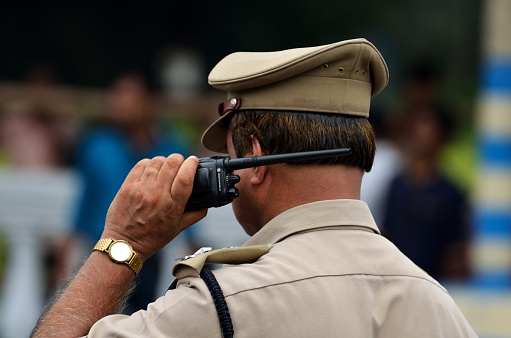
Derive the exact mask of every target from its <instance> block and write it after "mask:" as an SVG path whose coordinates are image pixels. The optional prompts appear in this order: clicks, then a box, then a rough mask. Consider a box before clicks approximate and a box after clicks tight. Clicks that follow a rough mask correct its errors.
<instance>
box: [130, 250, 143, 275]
mask: <svg viewBox="0 0 511 338" xmlns="http://www.w3.org/2000/svg"><path fill="white" fill-rule="evenodd" d="M128 265H129V266H130V268H132V269H133V271H135V274H137V275H138V273H139V272H140V270H141V269H142V260H141V259H140V256H139V255H138V254H137V253H136V252H135V251H133V256H132V257H131V259H130V261H129V262H128Z"/></svg>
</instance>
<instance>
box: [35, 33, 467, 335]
mask: <svg viewBox="0 0 511 338" xmlns="http://www.w3.org/2000/svg"><path fill="white" fill-rule="evenodd" d="M387 80H388V72H387V67H386V65H385V62H384V61H383V58H382V57H381V55H380V54H379V52H378V51H377V50H376V48H375V47H374V46H373V45H372V44H370V43H369V42H367V41H366V40H364V39H357V40H348V41H342V42H339V43H334V44H331V45H326V46H319V47H312V48H302V49H294V50H287V51H281V52H273V53H235V54H231V55H229V56H227V57H226V58H225V59H224V60H222V61H221V62H220V63H219V64H218V65H217V66H216V67H215V68H214V69H213V71H212V72H211V74H210V77H209V81H210V83H211V84H212V85H213V86H215V87H217V88H220V89H224V90H228V91H229V93H228V97H229V100H227V101H226V102H224V103H222V104H221V105H220V107H219V112H220V113H221V115H222V117H221V118H220V119H218V120H217V121H216V122H215V123H214V124H213V125H212V126H211V127H210V128H209V129H208V130H207V131H206V133H205V134H204V136H203V144H204V145H205V146H206V147H207V148H209V149H212V150H217V151H222V150H223V149H227V151H228V153H229V155H230V156H231V157H233V158H236V157H247V156H260V155H265V154H273V153H281V152H282V153H284V152H293V151H300V150H315V149H327V148H341V147H350V148H351V149H352V152H353V154H352V155H350V156H342V157H335V158H327V159H323V160H316V161H308V162H297V163H294V164H279V165H271V166H259V167H256V168H248V169H243V170H239V171H237V172H236V174H238V175H240V177H241V181H240V182H239V184H237V187H238V189H239V192H240V197H239V198H237V199H236V200H235V201H234V202H233V210H234V213H235V215H236V217H237V219H238V221H239V222H240V224H241V225H242V226H243V228H244V229H245V231H246V232H247V233H248V234H249V235H251V236H252V238H251V239H250V240H248V241H247V243H246V244H245V246H244V247H243V248H240V249H224V250H220V251H217V252H215V251H213V252H210V253H207V254H203V255H198V256H197V257H195V258H192V259H189V260H184V261H182V262H180V263H178V265H177V266H176V267H175V268H174V270H173V273H174V275H175V276H176V277H177V278H178V279H179V283H178V286H177V288H176V289H175V290H171V291H169V292H167V293H166V295H165V296H163V297H161V298H159V299H158V300H157V301H156V302H155V303H153V304H150V305H149V306H148V309H147V311H139V312H137V313H135V314H133V315H132V316H130V317H127V316H123V315H113V316H107V315H110V314H112V313H114V311H115V308H116V307H117V306H118V305H119V303H120V302H121V300H122V297H123V296H124V294H125V293H126V291H127V289H128V288H129V284H130V282H131V280H132V279H133V277H134V273H133V271H132V270H135V271H138V269H139V267H140V264H141V262H143V261H144V260H145V259H147V257H149V256H151V255H152V254H154V253H155V252H157V251H158V250H159V249H161V248H162V247H163V246H164V245H165V244H167V243H168V242H169V241H171V240H172V239H173V238H174V237H175V236H176V235H177V234H178V233H179V232H180V231H182V230H183V229H184V228H186V227H188V226H190V225H191V224H193V223H194V222H196V221H197V220H199V219H200V218H202V217H204V216H205V214H206V211H204V210H202V211H194V212H185V213H183V210H184V207H185V204H186V201H187V199H188V197H189V195H190V193H191V191H192V184H193V183H192V181H193V177H194V173H195V170H196V167H197V158H195V157H190V158H188V159H186V160H184V159H183V158H182V157H180V156H179V155H171V156H169V157H167V158H163V157H157V158H154V159H152V160H144V161H141V162H139V163H138V164H137V165H136V166H135V167H134V169H133V170H132V171H131V173H130V174H129V175H128V177H127V178H126V181H125V182H124V184H123V186H122V187H121V189H120V190H119V193H118V194H117V196H116V198H115V199H114V201H113V203H112V206H111V207H110V209H109V211H108V215H107V219H106V223H105V230H104V232H103V235H102V239H103V242H101V243H99V244H98V245H99V246H98V249H99V250H96V251H94V252H93V253H92V254H91V256H90V257H89V259H88V260H87V262H86V263H85V265H84V266H83V267H82V269H81V270H80V272H79V273H78V274H77V276H76V277H75V278H74V280H73V281H72V282H71V284H70V285H69V287H68V288H67V290H65V291H64V293H63V294H62V296H61V297H60V299H59V300H58V301H57V302H56V303H55V304H54V305H53V306H52V307H51V309H50V310H49V311H48V313H47V314H46V315H44V316H43V317H42V319H41V320H40V323H39V325H38V326H37V327H36V331H35V332H36V334H35V335H36V336H50V335H51V334H55V335H58V336H59V337H63V336H75V335H85V334H87V333H88V335H89V336H90V337H99V336H101V337H103V336H115V337H135V336H147V337H156V336H177V337H205V336H208V337H210V336H215V337H216V336H221V334H222V333H221V329H220V325H219V319H218V317H217V311H216V309H215V306H214V305H213V300H212V297H211V295H210V292H209V290H208V288H207V287H206V285H205V283H204V282H203V280H202V279H201V278H199V272H200V271H201V268H202V265H203V263H204V261H209V262H216V263H219V262H222V263H229V264H231V265H229V266H226V267H224V268H222V269H220V270H217V271H215V273H214V275H215V277H216V279H217V280H218V283H219V285H220V286H221V288H222V290H223V294H224V295H225V300H226V302H227V305H228V309H229V312H230V316H231V318H232V321H233V328H234V334H235V335H236V336H240V337H244V336H262V337H282V336H290V337H292V336H302V337H318V336H319V337H324V336H326V337H329V336H343V337H368V336H387V337H396V336H400V337H403V336H405V337H406V336H417V335H420V336H421V337H424V336H430V337H441V336H445V337H467V336H475V333H474V332H473V330H472V329H471V328H470V326H469V324H468V323H467V322H466V320H465V319H464V317H463V315H462V314H461V313H460V311H459V309H458V308H457V307H456V305H455V304H454V302H453V300H452V299H451V298H450V297H449V295H448V294H447V292H446V291H445V289H444V288H443V287H442V286H441V285H439V284H438V283H437V282H436V281H435V280H433V279H432V278H431V277H429V276H428V275H427V274H426V273H424V272H423V271H422V270H420V269H419V268H417V267H416V266H415V265H414V264H413V263H412V262H411V261H409V260H408V259H407V258H406V257H405V256H403V255H402V254H401V253H400V252H399V251H398V250H397V249H396V248H395V247H394V246H393V245H392V244H391V243H390V242H388V241H387V240H386V239H385V238H383V237H382V236H381V235H380V234H379V230H378V228H377V226H376V224H375V223H374V220H373V218H372V216H371V214H370V212H369V209H368V208H367V205H366V204H365V203H364V202H361V201H359V200H358V199H359V195H360V184H361V180H362V176H363V173H364V171H369V170H370V169H371V165H372V160H373V157H374V135H373V133H372V130H371V127H370V125H369V123H368V122H367V119H366V117H367V116H368V112H369V101H370V97H371V96H372V95H375V94H377V93H378V92H380V91H381V90H382V89H383V88H384V87H385V85H386V83H387ZM112 240H126V241H127V242H128V243H129V244H131V246H132V248H133V250H134V251H135V252H136V253H137V254H138V257H139V259H135V262H134V263H135V264H131V268H130V266H127V265H126V264H115V263H112V260H111V259H110V258H109V257H108V255H107V254H105V253H104V252H101V250H105V247H106V246H108V245H113V244H111V242H112ZM119 246H122V245H121V244H119ZM108 250H110V251H111V252H112V251H115V250H113V248H111V249H108ZM127 251H129V249H128V250H127ZM244 262H249V263H244ZM130 263H132V262H130ZM233 263H234V264H233ZM103 317H104V318H103ZM91 326H92V328H91Z"/></svg>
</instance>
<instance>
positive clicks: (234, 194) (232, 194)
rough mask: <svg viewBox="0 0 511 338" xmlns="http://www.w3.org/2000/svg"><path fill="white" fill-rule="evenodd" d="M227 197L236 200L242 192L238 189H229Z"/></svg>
mask: <svg viewBox="0 0 511 338" xmlns="http://www.w3.org/2000/svg"><path fill="white" fill-rule="evenodd" d="M225 195H226V196H227V198H229V199H235V198H236V197H238V196H239V195H240V192H239V191H238V189H236V188H229V189H227V191H226V193H225Z"/></svg>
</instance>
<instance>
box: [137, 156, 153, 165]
mask: <svg viewBox="0 0 511 338" xmlns="http://www.w3.org/2000/svg"><path fill="white" fill-rule="evenodd" d="M150 162H151V160H150V159H148V158H144V159H142V160H140V161H138V163H137V165H139V166H141V165H144V166H146V165H148V164H149V163H150Z"/></svg>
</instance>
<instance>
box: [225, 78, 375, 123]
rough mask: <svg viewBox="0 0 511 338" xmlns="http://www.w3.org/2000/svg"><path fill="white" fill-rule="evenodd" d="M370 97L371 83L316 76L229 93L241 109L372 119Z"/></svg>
mask: <svg viewBox="0 0 511 338" xmlns="http://www.w3.org/2000/svg"><path fill="white" fill-rule="evenodd" d="M370 95H371V83H370V82H363V81H353V80H348V79H344V78H328V77H313V76H295V77H293V78H291V79H288V80H287V81H281V82H276V83H272V84H270V85H267V86H262V87H256V88H252V89H249V90H244V91H241V92H229V93H228V97H229V98H241V105H239V107H237V108H236V109H238V110H248V109H252V110H254V109H261V110H291V111H314V112H323V113H336V114H349V115H355V116H363V117H368V116H369V106H370V101H369V100H367V99H366V98H367V97H368V96H369V97H370ZM226 102H229V100H227V101H226ZM231 109H232V108H231Z"/></svg>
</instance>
